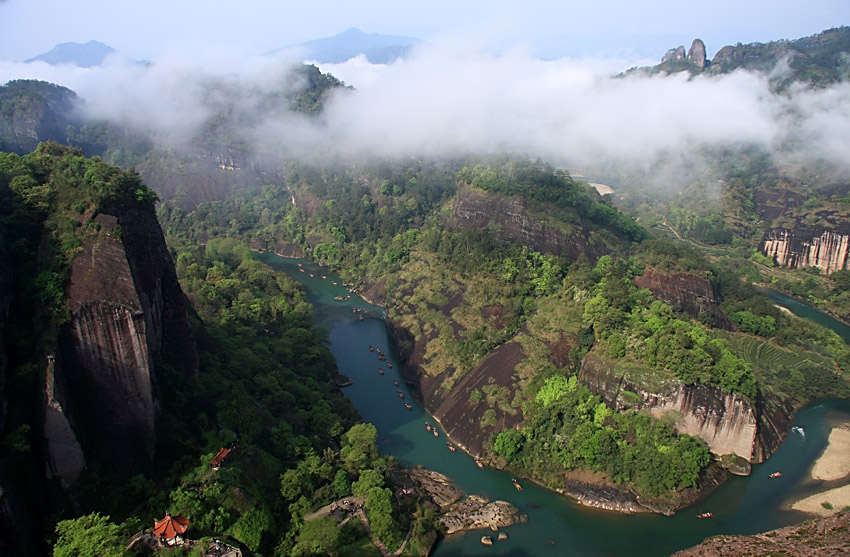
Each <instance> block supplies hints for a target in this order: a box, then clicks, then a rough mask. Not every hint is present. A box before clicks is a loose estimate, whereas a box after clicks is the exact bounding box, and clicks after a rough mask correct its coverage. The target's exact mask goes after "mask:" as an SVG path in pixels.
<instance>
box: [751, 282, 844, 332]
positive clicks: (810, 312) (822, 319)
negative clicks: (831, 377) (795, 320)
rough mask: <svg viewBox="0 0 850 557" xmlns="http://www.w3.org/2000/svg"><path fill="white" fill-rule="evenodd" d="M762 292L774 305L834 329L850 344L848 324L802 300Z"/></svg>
mask: <svg viewBox="0 0 850 557" xmlns="http://www.w3.org/2000/svg"><path fill="white" fill-rule="evenodd" d="M761 291H762V292H764V293H765V294H766V295H767V297H768V298H770V300H771V301H772V302H773V303H775V304H777V305H779V306H782V307H784V308H787V309H788V310H789V311H790V312H791V313H793V314H794V315H797V316H799V317H804V318H806V319H809V320H811V321H814V322H815V323H817V324H818V325H823V326H824V327H826V328H827V329H832V330H833V331H835V332H836V333H838V335H839V336H840V337H841V338H843V339H844V341H845V342H847V343H848V344H850V325H848V324H847V323H843V322H841V321H839V320H838V319H835V318H833V317H830V316H829V315H827V314H825V313H824V312H822V311H820V310H818V309H815V308H813V307H812V306H810V305H809V304H806V303H804V302H801V301H800V300H797V299H795V298H792V297H790V296H786V295H785V294H783V293H782V292H777V291H776V290H771V289H770V288H762V289H761Z"/></svg>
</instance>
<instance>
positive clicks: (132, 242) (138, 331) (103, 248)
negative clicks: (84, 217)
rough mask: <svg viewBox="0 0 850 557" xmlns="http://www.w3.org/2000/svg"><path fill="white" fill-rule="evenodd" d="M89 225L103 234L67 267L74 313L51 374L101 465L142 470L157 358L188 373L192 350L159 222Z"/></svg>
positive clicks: (148, 217) (130, 217)
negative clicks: (64, 387)
mask: <svg viewBox="0 0 850 557" xmlns="http://www.w3.org/2000/svg"><path fill="white" fill-rule="evenodd" d="M95 222H96V223H97V224H98V225H100V230H99V231H98V232H97V233H96V234H94V235H93V236H92V237H90V238H89V239H87V241H86V242H85V244H84V246H83V250H82V251H81V252H80V253H78V254H77V256H76V257H75V258H74V260H73V262H72V263H71V284H70V287H69V298H70V309H71V312H72V316H71V322H70V323H69V324H68V325H66V326H65V327H63V330H62V331H61V333H60V354H59V355H60V356H61V357H60V358H59V359H58V360H59V361H61V362H62V365H61V366H57V369H56V376H57V378H58V380H59V381H60V382H62V383H64V384H66V385H67V387H68V394H69V400H70V404H67V405H63V407H64V408H65V411H66V412H68V413H69V414H70V417H71V420H70V421H71V424H72V426H73V428H74V430H75V431H76V432H77V436H78V437H81V438H85V439H86V440H87V441H88V443H87V444H88V446H89V447H90V448H91V450H92V451H93V453H94V456H95V457H96V459H97V460H98V462H101V463H103V464H104V466H105V467H107V468H110V469H114V470H116V471H133V470H136V471H138V470H147V469H149V468H150V466H151V465H152V463H153V455H154V451H155V434H154V423H155V419H156V415H157V413H158V407H159V403H158V393H157V387H156V375H155V373H154V366H153V362H154V359H155V358H158V357H160V356H162V355H164V354H166V353H167V354H168V356H169V360H170V361H171V362H172V364H173V365H174V366H175V367H176V368H177V369H179V370H181V371H183V372H184V373H188V374H192V373H196V372H197V367H198V359H197V358H198V357H197V352H196V351H195V348H194V343H193V341H192V339H191V337H190V334H189V322H188V313H187V309H186V304H185V297H184V296H183V293H182V291H181V290H180V286H179V284H178V283H177V276H176V274H175V271H174V265H173V263H172V261H171V257H170V256H169V254H168V251H167V249H166V247H165V241H164V238H163V236H162V231H161V229H160V228H159V225H158V223H157V222H156V219H155V217H154V216H153V215H152V214H148V213H145V212H142V211H137V210H133V211H122V212H121V213H120V214H119V215H118V216H117V217H115V216H109V215H98V216H97V217H96V218H95ZM116 225H120V232H119V229H118V228H117V226H116ZM48 441H50V440H48Z"/></svg>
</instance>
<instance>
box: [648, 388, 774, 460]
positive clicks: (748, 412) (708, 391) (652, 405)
mask: <svg viewBox="0 0 850 557" xmlns="http://www.w3.org/2000/svg"><path fill="white" fill-rule="evenodd" d="M643 397H645V398H644V401H645V402H644V404H645V407H646V408H649V410H650V413H652V414H653V415H656V416H658V417H661V416H663V415H665V414H668V413H671V412H672V413H673V415H674V416H675V425H676V429H677V430H678V431H679V432H680V433H686V434H688V435H691V436H694V437H702V438H703V439H704V440H705V442H706V443H707V444H708V446H709V448H710V449H711V452H713V453H715V454H719V455H724V454H735V455H738V456H741V457H743V458H746V459H747V460H753V459H754V452H755V447H756V445H757V443H756V437H757V435H758V421H757V419H756V415H755V412H754V410H753V407H752V405H750V403H749V402H748V401H747V400H745V399H744V398H743V397H742V396H741V395H739V394H737V393H726V392H724V391H723V390H721V389H720V388H719V387H706V386H703V385H681V386H680V387H679V388H678V389H677V390H676V392H675V393H674V394H673V396H656V395H653V394H649V393H642V398H643Z"/></svg>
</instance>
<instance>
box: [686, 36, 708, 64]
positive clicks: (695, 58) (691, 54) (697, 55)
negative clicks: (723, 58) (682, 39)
mask: <svg viewBox="0 0 850 557" xmlns="http://www.w3.org/2000/svg"><path fill="white" fill-rule="evenodd" d="M688 60H690V61H691V62H693V63H694V64H696V66H697V67H698V68H704V67H705V66H706V60H705V43H704V42H702V39H694V42H693V43H691V48H690V49H689V50H688Z"/></svg>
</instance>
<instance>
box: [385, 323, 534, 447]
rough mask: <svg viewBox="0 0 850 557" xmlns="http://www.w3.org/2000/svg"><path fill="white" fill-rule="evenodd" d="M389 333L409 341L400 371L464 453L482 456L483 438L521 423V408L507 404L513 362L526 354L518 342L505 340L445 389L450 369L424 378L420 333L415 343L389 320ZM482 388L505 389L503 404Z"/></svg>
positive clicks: (511, 390)
mask: <svg viewBox="0 0 850 557" xmlns="http://www.w3.org/2000/svg"><path fill="white" fill-rule="evenodd" d="M391 331H392V334H393V336H394V337H395V338H396V339H397V340H399V339H404V340H407V341H408V342H411V344H412V346H413V350H412V354H409V355H403V356H405V357H407V361H406V362H405V366H404V370H403V371H404V376H405V380H406V381H407V382H408V383H410V384H412V385H413V386H414V387H415V388H416V393H417V395H418V396H419V397H420V398H421V402H422V404H423V405H424V406H425V408H428V409H429V411H430V412H431V414H432V415H433V416H434V418H436V419H437V420H438V421H439V422H440V424H441V425H442V426H443V428H444V429H445V430H446V433H447V434H448V435H449V437H451V439H452V440H453V441H454V442H455V443H456V444H457V445H458V446H459V447H460V448H462V449H463V450H464V451H466V452H468V453H470V454H472V455H480V454H481V452H482V445H483V443H484V441H485V440H487V439H488V438H489V437H490V436H491V435H492V434H494V433H498V432H500V431H504V430H506V429H510V428H513V427H516V426H517V424H519V423H520V422H521V421H522V411H521V410H519V409H513V408H510V407H509V406H508V404H506V403H509V402H510V401H511V400H513V395H514V388H515V382H516V379H515V377H514V373H515V369H516V366H517V364H519V363H520V362H521V361H522V360H523V359H524V358H525V355H524V354H523V352H522V347H521V346H520V345H519V343H516V342H508V343H506V344H504V345H502V346H500V347H498V348H497V349H496V350H494V351H493V352H492V353H490V354H489V355H488V356H487V357H486V358H485V359H484V361H482V362H481V363H480V364H479V365H478V366H476V367H475V368H473V369H472V370H470V371H469V372H467V373H465V374H464V375H463V377H461V378H460V379H459V380H458V381H457V383H456V384H455V385H454V386H453V387H452V389H451V391H449V392H446V390H445V389H444V385H445V383H446V379H447V378H446V375H447V374H450V373H453V372H454V370H449V371H448V372H446V373H441V374H439V375H437V376H428V375H425V374H423V373H421V371H420V369H419V367H418V363H419V362H420V358H421V357H422V354H423V353H424V352H425V350H424V341H425V339H424V335H423V338H422V339H421V340H420V341H418V342H417V341H415V339H413V337H412V336H411V335H409V334H407V333H406V332H405V331H404V330H403V329H401V328H399V327H398V326H393V325H392V324H391ZM485 391H490V392H491V393H496V392H501V393H504V395H503V396H502V397H501V400H502V404H499V403H498V402H496V400H495V399H496V398H497V397H496V396H492V395H491V396H488V395H487V394H486V393H485ZM473 393H477V395H473ZM479 397H480V398H479ZM488 410H491V411H492V412H489V413H488ZM485 413H488V414H492V420H485Z"/></svg>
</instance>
